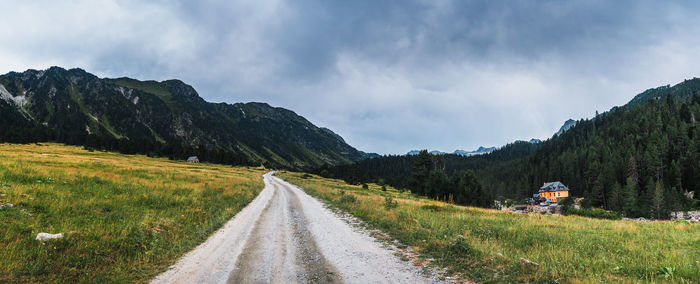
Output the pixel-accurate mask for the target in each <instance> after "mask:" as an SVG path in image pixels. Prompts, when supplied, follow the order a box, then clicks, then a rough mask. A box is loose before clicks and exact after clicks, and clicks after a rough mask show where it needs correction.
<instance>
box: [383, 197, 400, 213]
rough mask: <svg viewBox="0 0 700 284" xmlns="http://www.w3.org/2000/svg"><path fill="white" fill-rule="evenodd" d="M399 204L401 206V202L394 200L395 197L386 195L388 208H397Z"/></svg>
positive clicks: (385, 200)
mask: <svg viewBox="0 0 700 284" xmlns="http://www.w3.org/2000/svg"><path fill="white" fill-rule="evenodd" d="M398 206H399V203H398V202H396V200H394V198H393V197H391V196H387V197H384V207H385V208H386V209H387V210H391V209H392V208H396V207H398Z"/></svg>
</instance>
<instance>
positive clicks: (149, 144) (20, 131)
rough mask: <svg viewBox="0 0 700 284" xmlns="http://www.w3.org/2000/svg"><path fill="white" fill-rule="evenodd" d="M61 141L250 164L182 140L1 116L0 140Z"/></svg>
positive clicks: (242, 157) (239, 157)
mask: <svg viewBox="0 0 700 284" xmlns="http://www.w3.org/2000/svg"><path fill="white" fill-rule="evenodd" d="M0 103H1V102H0ZM3 142H9V143H23V144H24V143H37V142H61V143H65V144H68V145H77V146H83V147H85V148H86V149H88V150H103V151H116V152H120V153H123V154H144V155H148V156H152V157H153V156H155V157H168V158H170V159H171V160H184V159H186V158H187V157H188V156H198V157H199V159H200V160H201V161H206V162H210V163H217V164H227V165H243V166H246V165H247V166H252V165H255V163H254V162H252V161H250V160H249V158H248V156H246V155H245V154H243V153H237V152H232V151H228V150H225V149H223V148H209V147H205V146H190V145H186V144H185V143H183V142H182V141H173V142H165V143H162V142H158V141H153V140H148V139H127V138H119V139H118V138H114V137H111V136H103V135H96V134H88V133H86V132H79V131H61V130H56V129H51V128H48V127H44V126H42V125H34V124H32V123H30V122H26V121H24V120H12V118H11V117H3V116H0V143H3Z"/></svg>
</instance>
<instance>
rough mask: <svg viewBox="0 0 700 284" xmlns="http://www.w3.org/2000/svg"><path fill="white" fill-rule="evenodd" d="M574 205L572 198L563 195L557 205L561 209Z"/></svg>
mask: <svg viewBox="0 0 700 284" xmlns="http://www.w3.org/2000/svg"><path fill="white" fill-rule="evenodd" d="M573 205H574V199H573V198H571V197H564V198H563V199H562V200H559V206H561V210H562V211H565V210H567V209H568V208H570V207H572V206H573Z"/></svg>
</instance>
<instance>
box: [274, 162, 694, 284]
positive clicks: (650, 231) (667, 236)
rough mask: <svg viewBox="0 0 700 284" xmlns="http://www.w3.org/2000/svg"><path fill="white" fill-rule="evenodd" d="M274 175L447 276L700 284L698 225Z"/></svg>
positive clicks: (522, 280)
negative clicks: (530, 210) (473, 203)
mask: <svg viewBox="0 0 700 284" xmlns="http://www.w3.org/2000/svg"><path fill="white" fill-rule="evenodd" d="M278 176H280V177H282V178H283V179H285V180H287V181H289V182H291V183H294V184H296V185H298V186H300V187H301V188H303V189H304V190H305V191H306V192H307V193H309V194H311V195H314V196H316V197H318V198H321V199H322V200H325V201H326V202H328V203H330V204H331V205H333V206H336V207H338V208H340V209H343V210H345V211H347V212H350V213H352V214H353V215H355V216H357V217H359V218H360V219H362V220H364V221H365V222H366V223H367V224H368V225H369V226H371V227H374V228H376V229H380V230H382V231H384V232H386V233H388V234H390V235H391V236H392V237H393V238H395V239H397V240H399V241H400V242H401V243H403V244H405V245H408V246H411V247H414V249H415V250H417V251H419V252H420V253H421V254H422V255H423V257H426V258H434V259H435V260H436V261H435V263H437V264H438V265H441V266H447V267H449V268H450V274H452V273H457V274H459V275H461V276H462V277H464V278H467V279H471V280H474V281H478V282H505V283H508V282H538V283H539V282H541V283H556V282H559V283H591V282H603V283H611V282H614V283H620V282H621V283H638V282H662V283H663V282H669V283H698V282H700V225H698V224H689V223H686V222H673V221H661V222H648V223H647V222H635V221H610V220H599V219H590V218H585V217H578V216H551V215H527V214H515V213H509V212H503V211H498V210H490V209H480V208H472V207H462V206H454V205H450V204H446V203H442V202H436V201H433V200H429V199H424V198H418V197H414V196H412V195H410V194H409V193H399V192H397V191H396V190H394V189H391V188H388V189H387V191H382V190H381V188H380V187H379V186H377V185H374V184H371V185H369V188H368V189H363V188H362V187H360V186H353V185H348V184H345V183H344V182H342V181H339V180H332V179H323V178H319V177H316V176H311V175H307V174H298V173H286V172H283V173H279V174H278ZM351 196H352V197H351ZM388 198H393V202H392V200H389V199H388ZM394 202H396V203H394ZM521 258H524V259H527V260H530V261H533V262H535V263H537V264H539V265H538V266H535V265H531V264H525V263H523V262H522V261H521V260H520V259H521Z"/></svg>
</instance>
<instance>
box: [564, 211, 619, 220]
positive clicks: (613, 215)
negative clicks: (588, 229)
mask: <svg viewBox="0 0 700 284" xmlns="http://www.w3.org/2000/svg"><path fill="white" fill-rule="evenodd" d="M563 212H564V213H565V215H579V216H584V217H591V218H598V219H610V220H620V219H622V216H621V215H620V213H619V212H613V211H607V210H603V209H598V208H589V209H575V208H568V209H566V210H564V211H563Z"/></svg>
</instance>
